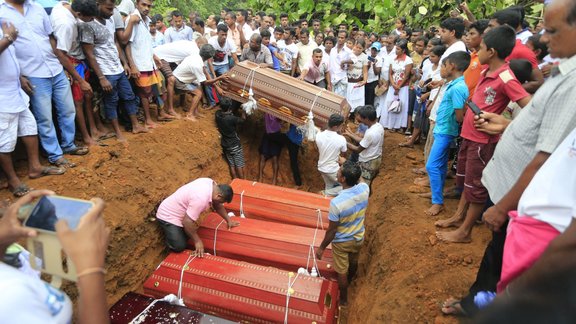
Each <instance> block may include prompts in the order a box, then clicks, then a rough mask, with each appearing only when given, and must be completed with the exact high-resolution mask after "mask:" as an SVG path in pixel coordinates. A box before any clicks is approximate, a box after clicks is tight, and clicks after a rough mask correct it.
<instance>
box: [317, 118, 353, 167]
mask: <svg viewBox="0 0 576 324" xmlns="http://www.w3.org/2000/svg"><path fill="white" fill-rule="evenodd" d="M316 146H318V153H319V154H318V155H319V157H318V171H320V172H322V173H335V172H338V169H339V168H340V165H339V164H338V157H339V156H340V153H343V152H346V138H344V136H342V135H340V134H338V133H336V132H334V131H331V130H329V129H327V130H325V131H323V132H320V133H318V135H316Z"/></svg>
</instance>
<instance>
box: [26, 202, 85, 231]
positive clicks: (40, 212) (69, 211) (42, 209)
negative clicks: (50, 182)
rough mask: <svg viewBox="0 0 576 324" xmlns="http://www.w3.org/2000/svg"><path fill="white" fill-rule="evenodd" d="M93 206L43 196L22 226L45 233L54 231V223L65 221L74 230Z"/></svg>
mask: <svg viewBox="0 0 576 324" xmlns="http://www.w3.org/2000/svg"><path fill="white" fill-rule="evenodd" d="M93 205H94V204H93V203H92V202H91V201H86V200H79V199H72V198H67V197H60V196H44V197H42V198H40V201H38V204H36V206H35V207H34V209H33V210H32V213H31V214H30V216H28V218H27V219H26V221H25V222H24V226H26V227H32V228H37V229H41V230H45V231H51V232H54V231H56V228H55V225H56V222H58V220H60V219H65V220H66V221H67V222H68V226H69V227H70V229H72V230H75V229H76V228H77V227H78V223H80V218H82V216H84V215H85V214H86V213H87V212H88V211H89V210H90V208H92V206H93Z"/></svg>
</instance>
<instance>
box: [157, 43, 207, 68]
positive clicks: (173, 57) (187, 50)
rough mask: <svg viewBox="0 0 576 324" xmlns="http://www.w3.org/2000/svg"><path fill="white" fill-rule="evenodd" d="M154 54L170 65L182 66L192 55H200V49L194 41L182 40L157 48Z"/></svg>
mask: <svg viewBox="0 0 576 324" xmlns="http://www.w3.org/2000/svg"><path fill="white" fill-rule="evenodd" d="M154 54H155V55H156V56H158V58H160V59H161V60H164V61H166V62H168V63H176V64H180V63H182V61H184V59H185V58H187V57H188V56H190V55H193V54H196V55H198V54H200V49H199V48H198V45H197V44H196V42H194V41H189V40H182V41H176V42H172V43H166V44H164V45H160V46H156V48H154Z"/></svg>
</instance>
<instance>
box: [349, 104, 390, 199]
mask: <svg viewBox="0 0 576 324" xmlns="http://www.w3.org/2000/svg"><path fill="white" fill-rule="evenodd" d="M356 121H358V122H359V123H363V124H364V125H366V126H368V129H367V130H366V132H365V133H364V137H362V138H360V137H359V136H358V135H357V134H354V133H352V132H351V131H350V130H349V129H347V130H346V135H348V137H350V138H352V139H353V140H355V141H356V142H359V143H360V144H358V146H356V145H353V144H351V143H348V144H347V145H348V149H349V150H350V151H352V152H356V153H359V156H358V163H359V164H360V167H361V168H362V178H363V179H364V182H366V183H367V184H368V185H369V186H370V192H372V181H374V178H376V176H377V175H378V172H379V171H380V165H381V164H382V146H383V145H384V127H382V125H381V124H380V123H379V122H378V120H377V119H376V109H375V108H374V107H373V106H360V107H358V108H356Z"/></svg>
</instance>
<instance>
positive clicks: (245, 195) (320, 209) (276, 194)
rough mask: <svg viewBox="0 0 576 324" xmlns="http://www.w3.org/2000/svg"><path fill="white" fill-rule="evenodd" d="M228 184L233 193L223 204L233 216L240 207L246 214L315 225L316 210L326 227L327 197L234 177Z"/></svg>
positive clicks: (328, 203)
mask: <svg viewBox="0 0 576 324" xmlns="http://www.w3.org/2000/svg"><path fill="white" fill-rule="evenodd" d="M230 186H231V187H232V189H233V191H234V197H233V198H232V201H231V202H230V203H229V204H225V205H224V206H225V207H226V210H229V211H233V212H234V213H235V214H236V215H237V216H239V215H240V211H241V209H242V211H243V212H244V215H245V216H246V217H247V218H254V219H262V220H268V221H274V222H280V223H283V224H292V225H299V226H305V227H310V228H316V227H317V226H318V225H319V223H320V222H319V220H318V214H320V217H321V219H322V224H323V225H324V228H327V227H328V210H329V208H330V198H326V197H324V196H322V195H318V194H314V193H310V192H306V191H301V190H295V189H288V188H283V187H278V186H273V185H267V184H263V183H259V182H255V181H247V180H240V179H234V180H233V181H232V183H230ZM241 207H242V208H241Z"/></svg>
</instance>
